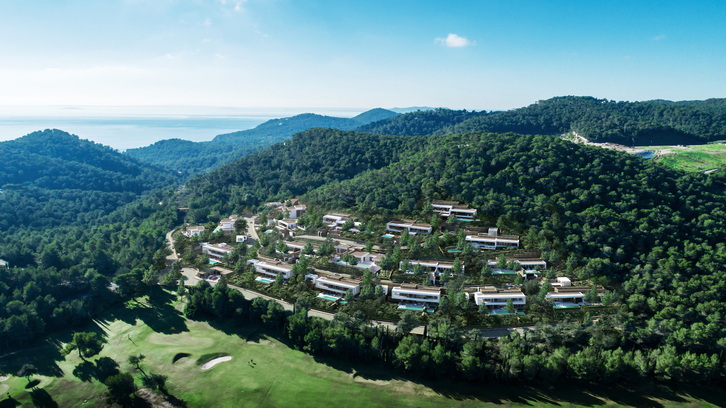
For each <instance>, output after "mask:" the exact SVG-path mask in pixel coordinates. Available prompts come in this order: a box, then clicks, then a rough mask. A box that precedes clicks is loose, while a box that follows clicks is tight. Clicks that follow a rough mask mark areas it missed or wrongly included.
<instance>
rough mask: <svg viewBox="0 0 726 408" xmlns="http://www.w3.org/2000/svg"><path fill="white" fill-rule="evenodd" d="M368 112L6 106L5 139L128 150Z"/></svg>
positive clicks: (2, 115)
mask: <svg viewBox="0 0 726 408" xmlns="http://www.w3.org/2000/svg"><path fill="white" fill-rule="evenodd" d="M365 110H366V109H352V108H351V109H329V108H315V109H311V108H227V107H194V106H147V107H144V106H140V107H127V106H122V107H110V106H108V107H106V106H93V107H85V106H73V107H70V106H50V107H47V106H46V107H37V106H32V107H31V106H27V107H25V106H20V107H7V106H6V107H2V108H0V141H6V140H13V139H17V138H18V137H21V136H25V135H27V134H28V133H32V132H35V131H38V130H44V129H60V130H63V131H65V132H68V133H71V134H74V135H77V136H78V137H80V138H81V139H88V140H92V141H94V142H96V143H101V144H104V145H107V146H111V147H113V148H114V149H118V150H121V151H123V150H126V149H131V148H136V147H143V146H148V145H150V144H153V143H155V142H157V141H159V140H164V139H174V138H176V139H184V140H191V141H194V142H203V141H209V140H212V139H214V137H215V136H217V135H220V134H224V133H230V132H236V131H240V130H247V129H252V128H254V127H256V126H257V125H259V124H261V123H264V122H266V121H268V120H270V119H276V118H284V117H290V116H295V115H298V114H301V113H317V114H320V115H328V116H338V117H353V116H355V115H357V114H359V113H361V112H363V111H365Z"/></svg>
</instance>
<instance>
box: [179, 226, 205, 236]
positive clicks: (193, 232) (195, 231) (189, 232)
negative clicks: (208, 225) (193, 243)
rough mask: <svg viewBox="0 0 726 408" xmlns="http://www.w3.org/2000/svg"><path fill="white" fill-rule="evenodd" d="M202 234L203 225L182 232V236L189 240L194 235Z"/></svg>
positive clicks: (187, 228)
mask: <svg viewBox="0 0 726 408" xmlns="http://www.w3.org/2000/svg"><path fill="white" fill-rule="evenodd" d="M202 232H204V225H195V226H193V227H186V229H185V230H184V231H182V235H184V236H185V237H187V238H191V237H193V236H195V235H199V234H201V233H202Z"/></svg>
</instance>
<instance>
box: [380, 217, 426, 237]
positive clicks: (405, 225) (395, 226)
mask: <svg viewBox="0 0 726 408" xmlns="http://www.w3.org/2000/svg"><path fill="white" fill-rule="evenodd" d="M386 230H387V231H392V232H399V233H400V232H403V230H408V233H409V234H411V235H415V234H430V233H431V231H432V228H431V224H425V223H422V222H416V221H413V220H391V221H389V222H388V224H386Z"/></svg>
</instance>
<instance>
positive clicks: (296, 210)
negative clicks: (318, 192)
mask: <svg viewBox="0 0 726 408" xmlns="http://www.w3.org/2000/svg"><path fill="white" fill-rule="evenodd" d="M307 209H308V208H307V207H306V206H305V205H304V204H297V205H293V206H290V207H283V208H282V211H283V213H284V212H285V211H288V212H289V213H290V218H291V219H293V220H296V219H298V218H300V217H302V216H303V215H305V212H307Z"/></svg>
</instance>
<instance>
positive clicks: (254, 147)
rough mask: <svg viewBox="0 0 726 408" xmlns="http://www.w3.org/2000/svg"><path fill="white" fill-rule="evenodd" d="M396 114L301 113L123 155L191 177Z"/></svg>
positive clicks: (163, 143) (380, 110) (127, 152)
mask: <svg viewBox="0 0 726 408" xmlns="http://www.w3.org/2000/svg"><path fill="white" fill-rule="evenodd" d="M397 115H398V114H397V113H395V112H391V111H388V110H385V109H381V108H377V109H372V110H369V111H367V112H363V113H361V114H360V115H358V116H355V117H352V118H339V117H333V116H323V115H317V114H314V113H304V114H300V115H296V116H292V117H289V118H281V119H272V120H269V121H267V122H265V123H263V124H261V125H259V126H257V127H255V128H254V129H249V130H243V131H239V132H233V133H228V134H223V135H218V136H216V137H215V138H214V139H213V140H211V141H209V142H190V141H187V140H180V139H170V140H162V141H159V142H156V143H154V144H152V145H151V146H147V147H141V148H138V149H129V150H127V151H126V154H128V155H130V156H132V157H135V158H137V159H140V160H144V161H146V162H149V163H153V164H157V165H162V166H166V167H169V168H172V169H176V170H178V171H181V172H182V173H184V174H185V175H193V174H197V173H206V172H208V171H210V170H213V169H216V168H218V167H221V166H222V165H224V164H227V163H231V162H233V161H235V160H237V159H240V158H242V157H244V156H247V155H249V154H252V153H254V152H257V151H260V150H262V149H264V148H266V147H268V146H271V145H273V144H275V143H278V142H281V141H283V140H287V139H289V138H291V137H292V135H294V134H295V133H298V132H302V131H305V130H308V129H311V128H333V129H340V130H351V129H354V128H356V127H359V126H362V125H365V124H368V123H371V122H376V121H380V120H383V119H387V118H390V117H394V116H397Z"/></svg>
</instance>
